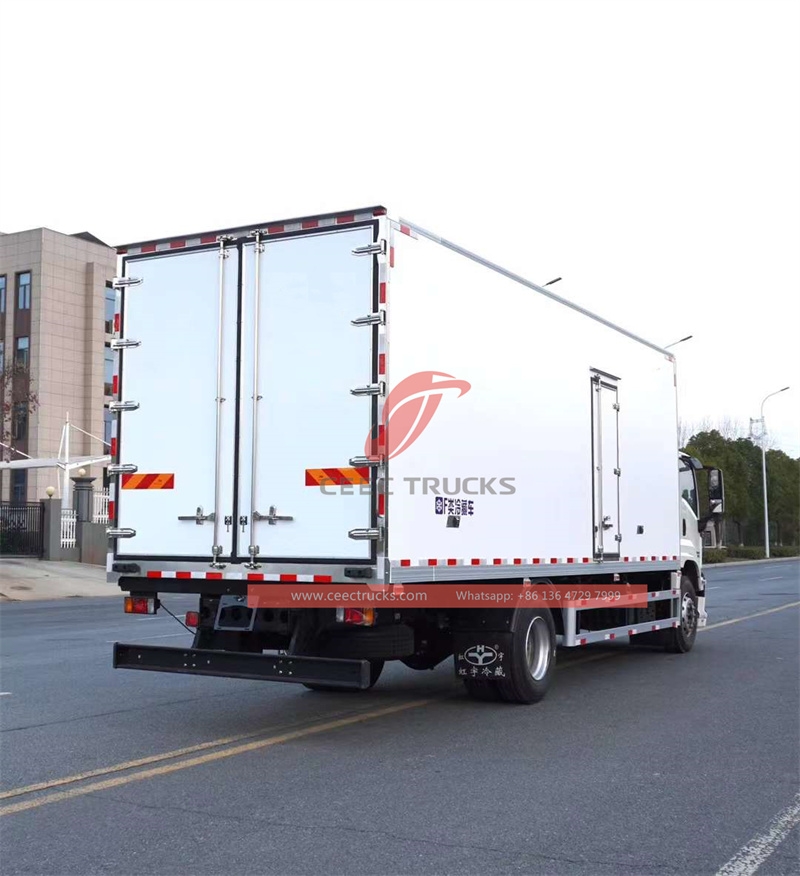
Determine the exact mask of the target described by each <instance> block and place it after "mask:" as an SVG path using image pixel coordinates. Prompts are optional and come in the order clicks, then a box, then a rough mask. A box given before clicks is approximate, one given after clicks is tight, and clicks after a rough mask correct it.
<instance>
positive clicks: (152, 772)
mask: <svg viewBox="0 0 800 876" xmlns="http://www.w3.org/2000/svg"><path fill="white" fill-rule="evenodd" d="M798 606H800V601H798V602H788V603H786V604H785V605H779V606H776V607H775V608H768V609H765V610H764V611H758V612H755V613H754V614H748V615H745V616H744V617H737V618H731V619H730V620H726V621H720V622H719V623H716V624H711V625H710V626H707V627H703V628H702V629H701V630H700V631H699V632H703V631H705V630H715V629H719V628H720V627H726V626H730V625H731V624H738V623H742V622H743V621H747V620H752V619H753V618H758V617H764V616H765V615H768V614H774V613H776V612H779V611H785V610H786V609H788V608H797V607H798ZM623 653H626V652H625V651H624V650H623V649H620V650H619V651H608V652H603V653H602V654H592V655H588V656H586V657H582V658H580V659H578V660H571V661H568V662H566V663H562V664H561V665H560V666H559V667H558V668H559V669H569V668H570V667H571V666H581V665H583V664H584V663H594V662H596V661H598V660H607V659H609V658H611V657H617V656H619V655H620V654H623ZM438 701H439V700H436V699H425V700H413V701H411V702H408V703H402V704H400V705H397V706H389V707H387V708H384V709H377V710H374V711H370V712H359V713H357V714H355V715H350V716H348V717H345V718H339V719H336V720H333V721H327V722H325V723H323V724H317V725H314V726H311V727H303V728H300V729H298V730H292V731H289V732H287V733H282V734H279V735H277V736H269V737H267V738H265V739H256V740H254V741H253V742H249V743H246V744H244V745H237V746H233V747H230V748H224V749H223V750H222V751H215V752H211V753H210V754H202V755H200V756H198V757H193V758H188V759H186V760H181V761H180V762H179V763H175V764H164V765H162V766H157V767H153V768H152V769H147V770H140V771H139V772H136V773H133V774H131V775H129V776H118V777H116V778H113V779H106V780H104V781H101V782H93V783H91V784H88V785H83V786H82V787H80V788H73V789H70V790H68V791H57V792H56V793H54V794H46V795H43V796H42V797H36V798H34V799H33V800H28V801H24V802H20V803H12V804H10V805H8V806H4V807H0V816H3V815H12V814H14V813H15V812H24V811H26V810H28V809H35V808H38V807H39V806H43V805H45V804H46V803H56V802H59V801H61V800H68V799H71V798H73V797H80V796H83V795H85V794H91V793H94V792H95V791H102V790H106V789H107V788H115V787H118V786H120V785H126V784H129V783H130V782H135V781H139V780H141V779H148V778H152V777H154V776H161V775H167V774H169V773H172V772H177V771H179V770H183V769H188V768H189V767H193V766H200V765H202V764H205V763H212V762H213V761H217V760H221V759H223V758H227V757H233V756H235V755H237V754H244V753H246V752H249V751H256V750H258V749H260V748H268V747H270V746H272V745H279V744H281V743H283V742H289V741H291V740H293V739H301V738H303V737H305V736H312V735H314V734H317V733H324V732H326V731H328V730H336V729H338V728H340V727H346V726H349V725H351V724H357V723H360V722H362V721H371V720H375V719H376V718H382V717H384V716H385V715H391V714H394V713H396V712H403V711H406V710H407V709H414V708H419V707H421V706H427V705H431V704H432V703H434V702H438ZM261 732H263V731H260V732H259V731H256V732H254V733H244V734H240V735H237V736H227V737H223V738H221V739H215V740H212V741H210V742H201V743H198V744H197V745H190V746H186V747H185V748H178V749H174V750H173V751H166V752H163V753H162V754H155V755H150V756H148V757H141V758H137V759H136V760H129V761H124V762H123V763H118V764H114V765H112V766H109V767H101V768H99V769H96V770H88V771H86V772H83V773H77V774H75V775H72V776H65V777H63V778H60V779H52V780H50V781H47V782H39V783H37V784H34V785H25V786H24V787H21V788H14V789H12V790H10V791H4V792H2V793H0V800H7V799H9V798H12V797H21V796H23V795H25V794H32V793H34V792H36V791H45V790H50V789H52V788H58V787H62V786H63V785H70V784H75V783H77V782H82V781H86V780H87V779H91V778H95V777H97V776H107V775H111V774H112V773H119V772H125V771H127V770H134V769H136V768H137V767H141V766H149V765H151V764H158V763H161V762H163V761H165V760H175V759H176V758H181V757H185V756H186V755H188V754H195V753H197V752H202V751H207V750H208V749H210V748H221V747H223V746H226V745H228V746H230V745H232V744H233V743H235V742H241V741H242V740H243V739H252V738H253V737H254V736H259V735H261Z"/></svg>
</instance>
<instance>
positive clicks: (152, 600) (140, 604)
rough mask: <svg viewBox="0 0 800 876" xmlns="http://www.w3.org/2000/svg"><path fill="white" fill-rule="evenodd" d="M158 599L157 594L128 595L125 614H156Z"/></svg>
mask: <svg viewBox="0 0 800 876" xmlns="http://www.w3.org/2000/svg"><path fill="white" fill-rule="evenodd" d="M157 611H158V599H157V598H156V597H155V596H126V597H125V614H155V613H156V612H157Z"/></svg>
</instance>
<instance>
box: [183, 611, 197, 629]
mask: <svg viewBox="0 0 800 876" xmlns="http://www.w3.org/2000/svg"><path fill="white" fill-rule="evenodd" d="M186 626H187V627H199V626H200V612H199V611H187V612H186Z"/></svg>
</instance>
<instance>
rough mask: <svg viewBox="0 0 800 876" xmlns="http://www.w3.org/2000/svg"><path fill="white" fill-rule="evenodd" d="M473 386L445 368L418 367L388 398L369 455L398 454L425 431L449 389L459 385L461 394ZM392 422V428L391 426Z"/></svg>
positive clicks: (369, 440) (370, 441)
mask: <svg viewBox="0 0 800 876" xmlns="http://www.w3.org/2000/svg"><path fill="white" fill-rule="evenodd" d="M471 388H472V386H471V384H469V383H467V381H466V380H456V378H454V377H453V375H452V374H444V373H443V372H441V371H417V372H416V373H415V374H411V375H409V376H408V377H406V378H405V379H404V380H401V381H400V383H398V384H397V386H395V388H394V389H393V390H392V391H391V392H390V393H389V395H388V397H387V398H386V404H385V405H384V406H383V416H382V417H381V423H380V425H379V426H378V434H377V435H373V434H372V433H370V435H368V436H367V443H366V445H365V449H364V452H365V454H366V456H368V457H369V458H370V459H375V458H377V457H384V458H386V459H392V458H393V457H395V456H398V455H399V454H401V453H402V452H403V451H404V450H407V449H408V448H409V447H411V445H412V444H413V443H414V442H415V441H416V440H417V438H419V436H420V435H421V434H422V433H423V432H424V431H425V429H426V427H427V425H428V423H430V421H431V420H432V419H433V415H434V414H435V413H436V409H437V408H438V407H439V403H440V402H441V400H442V397H443V396H444V393H445V391H446V390H448V389H457V390H458V396H456V398H459V397H460V396H462V395H464V393H465V392H469V391H470V389H471ZM390 422H391V429H388V430H387V426H388V425H389V423H390ZM387 433H388V435H389V441H388V444H387V441H386V435H387Z"/></svg>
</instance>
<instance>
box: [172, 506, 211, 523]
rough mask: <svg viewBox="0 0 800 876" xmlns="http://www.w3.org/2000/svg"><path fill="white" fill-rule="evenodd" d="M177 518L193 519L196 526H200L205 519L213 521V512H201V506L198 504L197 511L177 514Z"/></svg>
mask: <svg viewBox="0 0 800 876" xmlns="http://www.w3.org/2000/svg"><path fill="white" fill-rule="evenodd" d="M178 520H194V522H195V523H196V524H197V525H198V526H201V525H202V524H203V523H205V521H206V520H209V521H211V522H212V523H213V522H214V512H213V511H212V512H211V513H210V514H203V506H202V505H198V506H197V511H195V512H194V514H183V515H178Z"/></svg>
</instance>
